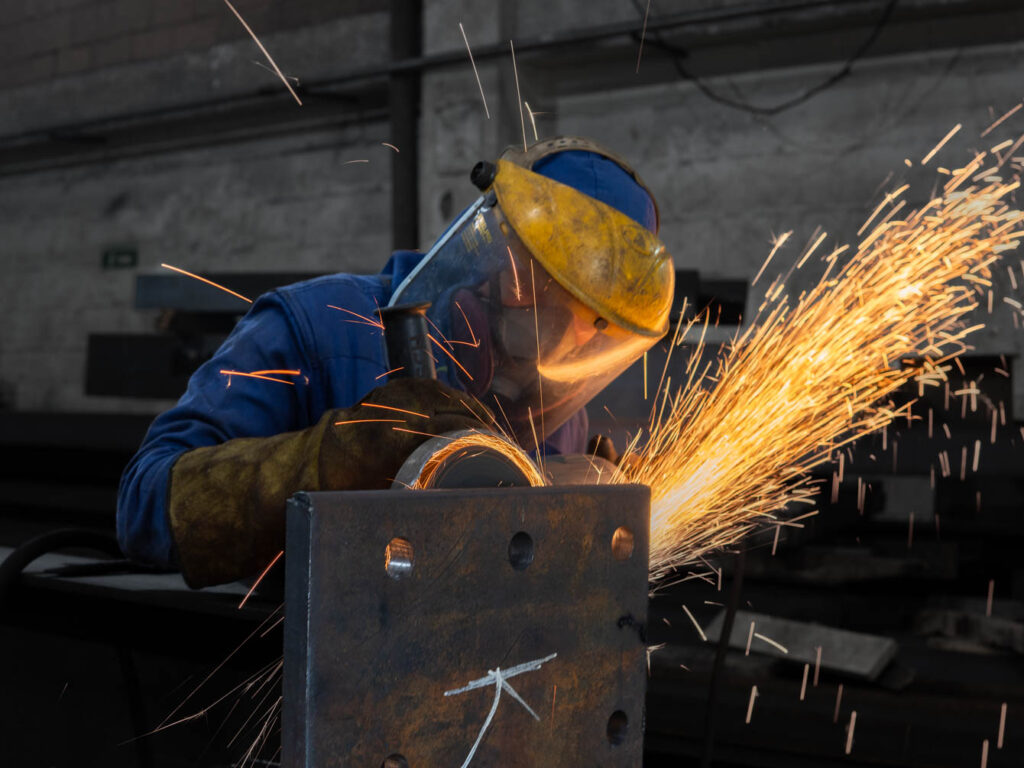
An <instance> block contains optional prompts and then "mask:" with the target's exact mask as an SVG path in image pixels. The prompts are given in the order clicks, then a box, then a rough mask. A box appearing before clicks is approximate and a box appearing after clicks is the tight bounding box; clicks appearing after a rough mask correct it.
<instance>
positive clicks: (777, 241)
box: [750, 230, 793, 286]
mask: <svg viewBox="0 0 1024 768" xmlns="http://www.w3.org/2000/svg"><path fill="white" fill-rule="evenodd" d="M792 234H793V232H792V230H791V231H789V232H783V233H782V234H781V235H779V236H778V237H777V238H775V242H774V244H773V245H772V250H771V252H770V253H769V254H768V258H767V259H765V260H764V263H763V264H762V265H761V268H760V269H759V270H757V274H756V275H754V279H753V280H752V281H751V283H750V285H751V286H754V285H757V281H758V280H760V279H761V275H763V274H764V270H765V268H766V267H767V266H768V262H770V261H771V260H772V256H774V255H775V252H776V251H778V250H779V248H781V247H782V246H783V245H784V244H785V242H786V241H787V240H789V236H790V235H792Z"/></svg>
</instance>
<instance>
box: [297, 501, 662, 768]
mask: <svg viewBox="0 0 1024 768" xmlns="http://www.w3.org/2000/svg"><path fill="white" fill-rule="evenodd" d="M649 505H650V492H649V490H648V489H647V488H646V487H644V486H629V485H618V486H607V485H605V486H573V487H555V488H487V489H465V490H431V491H353V492H344V493H309V494H297V495H296V497H294V498H293V499H292V500H290V501H289V509H288V545H287V560H286V562H287V565H286V601H285V666H284V678H285V682H284V720H283V733H282V736H283V762H282V765H283V766H285V768H299V767H300V766H301V767H302V768H334V767H336V766H365V767H366V768H379V767H381V766H383V767H384V768H399V767H400V768H406V767H408V768H438V767H439V766H451V767H452V768H458V767H459V766H461V765H463V763H464V761H465V760H466V758H467V756H468V755H469V754H470V750H471V748H472V747H473V745H474V743H475V742H476V741H477V740H478V737H479V736H480V733H481V730H482V728H483V726H484V723H485V721H486V720H487V717H488V713H489V712H490V711H491V709H492V706H493V705H494V702H495V695H496V690H497V688H496V678H495V676H494V675H493V674H490V675H489V673H491V672H492V671H493V670H496V669H501V670H506V671H508V670H510V669H511V670H513V671H514V668H515V667H516V666H517V665H521V664H524V663H526V662H531V661H537V660H544V659H547V660H546V661H543V663H541V664H536V665H534V666H535V667H536V668H534V669H532V671H525V672H521V673H520V674H517V675H515V676H514V677H511V678H509V679H507V680H506V681H505V682H506V684H507V685H508V686H510V687H511V688H512V691H513V692H514V693H515V694H517V695H518V696H519V697H521V699H522V703H521V702H519V701H517V700H516V699H515V697H514V696H513V695H512V692H509V691H508V689H503V692H502V694H501V698H500V700H499V701H498V704H497V708H496V709H495V710H494V716H493V718H492V720H491V722H490V724H489V726H488V728H487V729H486V731H485V732H484V733H483V736H482V738H480V739H479V741H480V743H479V746H478V747H477V750H476V752H475V754H474V756H473V759H472V763H471V764H472V765H473V766H501V768H540V766H544V768H560V767H564V768H568V767H569V766H572V767H573V768H577V767H578V766H588V768H589V767H591V766H609V767H610V766H616V767H618V766H623V767H625V766H636V767H637V768H639V766H640V765H641V752H642V743H643V722H644V713H643V706H644V692H645V687H646V674H647V672H646V647H645V641H644V632H643V626H644V622H645V621H646V616H647V588H648V585H647V568H648V525H649V519H648V518H649ZM552 654H557V655H555V656H554V657H553V658H548V657H551V656H552ZM510 674H511V673H510ZM474 681H477V682H475V683H474ZM471 683H472V684H473V686H474V687H471V688H470V689H469V690H465V691H463V692H461V693H459V692H457V691H458V690H459V689H462V688H465V687H466V686H467V685H469V684H471ZM446 692H449V695H446ZM452 692H456V693H452ZM524 705H525V706H524ZM534 715H535V716H536V719H535V717H534Z"/></svg>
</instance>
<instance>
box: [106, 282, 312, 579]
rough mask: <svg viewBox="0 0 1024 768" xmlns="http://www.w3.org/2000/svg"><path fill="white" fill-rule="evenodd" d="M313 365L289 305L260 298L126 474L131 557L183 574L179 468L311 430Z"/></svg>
mask: <svg viewBox="0 0 1024 768" xmlns="http://www.w3.org/2000/svg"><path fill="white" fill-rule="evenodd" d="M311 365H312V363H311V361H310V360H309V359H308V358H307V356H306V354H305V352H304V350H303V345H302V344H301V343H299V340H298V333H297V329H296V328H295V327H294V320H293V318H292V317H291V314H290V313H289V312H288V311H287V307H286V306H285V304H284V303H283V301H282V299H281V298H280V297H279V296H277V295H275V294H269V295H268V296H265V297H262V298H260V299H259V300H258V301H257V302H256V304H255V305H254V306H253V307H252V309H251V310H250V312H249V313H248V314H247V315H246V316H245V317H243V318H242V319H241V320H240V321H239V322H238V324H237V326H236V327H235V329H234V331H233V332H232V333H231V335H230V336H229V337H228V339H227V340H226V341H225V342H224V344H222V345H221V347H220V349H218V350H217V352H216V354H215V355H214V356H213V358H212V359H211V360H209V361H208V362H206V363H205V364H204V365H202V366H201V367H200V368H199V369H198V370H197V371H196V372H195V373H194V374H193V376H192V378H191V379H190V380H189V385H188V389H187V390H186V392H185V394H184V395H183V396H182V397H181V399H180V400H179V401H178V403H177V405H175V406H174V407H173V408H171V409H170V410H169V411H166V412H165V413H163V414H161V415H160V416H158V417H157V418H156V420H155V421H154V422H153V424H152V426H150V428H149V431H148V432H147V434H146V437H145V439H144V440H143V443H142V446H141V447H140V448H139V450H138V452H137V453H136V454H135V456H134V457H133V458H132V460H131V462H130V463H129V465H128V466H127V468H126V469H125V471H124V474H123V475H122V477H121V484H120V488H119V491H118V504H117V534H118V540H119V542H120V544H121V548H122V549H123V550H124V552H125V554H126V555H128V557H130V558H132V559H134V560H138V561H140V562H144V563H148V564H151V565H155V566H159V567H166V568H175V567H177V555H176V552H175V547H174V541H173V537H172V535H171V528H170V521H169V519H168V514H167V512H168V499H169V489H170V479H171V468H172V467H173V466H174V464H175V462H176V461H177V460H178V459H179V457H180V456H181V455H182V454H184V453H186V452H187V451H191V450H193V449H196V448H200V447H204V446H212V445H220V444H222V443H225V442H227V441H229V440H232V439H235V438H240V437H265V436H269V435H274V434H278V433H281V432H285V431H289V430H295V429H299V428H303V427H306V426H308V425H309V424H310V423H312V421H313V420H314V419H315V418H316V416H318V415H319V414H316V416H311V415H310V413H309V405H310V401H311V400H312V399H313V398H311V396H310V392H309V391H308V390H309V387H308V384H307V383H306V378H305V377H306V376H308V375H309V372H310V368H311ZM222 370H224V371H238V372H240V373H253V372H254V371H260V370H287V371H293V370H298V371H301V375H298V376H294V375H287V374H280V375H273V376H272V377H271V378H276V379H280V380H282V381H288V382H289V383H287V384H284V383H280V381H267V380H265V379H257V378H252V377H248V376H238V375H231V374H222V373H221V371H222ZM267 375H268V376H269V374H267Z"/></svg>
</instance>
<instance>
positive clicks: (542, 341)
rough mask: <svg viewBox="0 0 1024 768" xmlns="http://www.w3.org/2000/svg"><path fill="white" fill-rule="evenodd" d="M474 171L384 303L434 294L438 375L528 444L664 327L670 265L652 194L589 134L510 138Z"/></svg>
mask: <svg viewBox="0 0 1024 768" xmlns="http://www.w3.org/2000/svg"><path fill="white" fill-rule="evenodd" d="M473 181H474V183H475V184H476V185H477V186H478V187H479V188H480V189H481V190H482V195H481V197H480V198H479V199H478V200H477V201H476V202H475V203H474V204H473V205H471V206H470V207H469V208H468V209H466V210H465V211H464V212H463V213H462V214H461V215H460V216H459V217H458V218H457V219H456V220H455V222H453V224H452V225H451V226H450V227H449V228H448V229H447V230H446V231H445V233H444V234H443V235H442V236H441V237H440V238H439V239H438V241H437V242H436V243H435V244H434V246H433V247H432V248H431V249H430V250H429V251H428V252H427V254H426V255H425V256H424V258H423V260H422V261H421V262H420V263H419V264H418V265H417V266H416V268H415V269H414V270H413V271H412V272H411V273H410V274H409V275H408V277H407V278H406V279H405V280H404V281H403V282H402V283H401V284H400V285H398V286H397V287H396V288H395V290H394V292H393V295H392V299H391V302H390V303H391V306H397V305H401V304H413V303H424V302H430V303H431V307H430V309H429V310H428V312H427V317H428V319H429V321H430V322H431V324H432V325H433V326H434V327H435V329H436V330H437V331H438V335H439V336H440V337H441V338H440V339H439V343H440V344H441V345H442V347H443V349H442V352H443V353H444V355H439V356H438V365H439V373H443V372H444V368H445V363H449V365H448V371H447V374H448V375H447V376H446V378H448V379H449V380H450V381H452V382H453V383H457V384H458V385H459V386H461V387H462V388H463V389H465V390H466V391H467V392H469V393H470V394H472V395H473V396H475V397H477V398H478V399H479V400H480V401H481V402H482V403H484V404H485V405H487V406H488V407H489V408H491V410H492V411H494V412H495V413H496V414H497V416H498V419H499V421H502V422H505V426H506V428H507V429H508V431H509V432H510V433H511V434H513V435H514V436H515V437H516V439H517V440H518V441H519V442H520V444H522V445H525V446H529V445H532V444H533V442H534V440H535V439H539V440H543V439H544V437H546V436H547V435H549V434H551V432H553V431H554V430H555V429H557V428H558V427H559V426H561V424H562V423H564V422H565V421H566V419H568V418H569V417H570V416H571V415H572V414H573V413H575V412H576V411H577V410H578V409H579V408H581V407H582V406H584V405H586V403H587V402H588V401H589V400H590V399H591V398H592V397H593V396H594V395H596V394H597V393H598V392H600V391H601V389H603V388H604V387H605V386H606V385H607V384H608V383H609V382H610V381H611V380H612V379H613V378H615V377H616V376H618V375H619V373H621V372H622V371H623V370H625V369H626V368H627V367H628V366H629V365H630V364H632V363H633V362H634V361H635V360H636V359H637V358H639V357H640V356H641V355H642V354H643V353H644V352H645V351H646V350H647V349H649V348H650V347H651V346H652V345H653V344H654V343H655V342H656V341H657V340H658V339H660V338H661V337H662V336H663V335H664V334H665V333H666V332H667V330H668V323H669V312H670V308H671V306H672V294H673V287H674V275H675V272H674V268H673V265H672V258H671V256H670V255H669V254H668V252H667V250H666V249H665V246H664V245H663V244H662V242H661V241H660V240H659V239H658V236H657V231H658V210H657V205H656V203H655V201H654V197H653V195H651V193H650V192H649V191H648V189H647V187H646V186H645V185H644V184H643V182H642V181H641V180H640V178H639V177H638V176H637V174H636V173H635V172H634V171H633V170H632V169H631V168H630V167H629V166H628V165H627V164H626V163H625V162H624V161H622V160H621V159H620V158H618V157H617V156H615V155H614V154H612V153H611V152H609V151H607V150H605V149H603V148H601V147H600V146H598V145H597V144H595V143H593V142H591V141H588V140H586V139H582V138H576V137H560V138H556V139H551V140H547V141H543V142H538V143H537V144H534V145H533V146H531V147H528V148H526V149H525V151H524V150H521V149H511V148H510V149H508V150H506V151H505V153H503V154H502V156H501V158H499V159H498V161H497V163H496V164H490V163H480V164H478V165H477V167H476V168H474V171H473ZM444 357H447V358H449V359H448V360H445V359H443V358H444Z"/></svg>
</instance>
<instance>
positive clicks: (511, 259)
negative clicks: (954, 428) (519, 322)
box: [505, 245, 1024, 301]
mask: <svg viewBox="0 0 1024 768" xmlns="http://www.w3.org/2000/svg"><path fill="white" fill-rule="evenodd" d="M505 248H507V249H508V260H509V262H511V264H512V279H513V283H514V285H515V287H516V301H522V300H523V292H522V291H521V290H520V288H519V270H517V269H516V257H515V256H513V255H512V246H511V245H506V246H505ZM1022 271H1024V267H1022Z"/></svg>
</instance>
